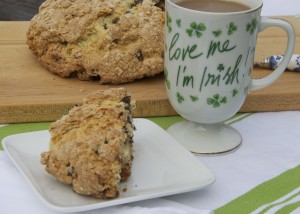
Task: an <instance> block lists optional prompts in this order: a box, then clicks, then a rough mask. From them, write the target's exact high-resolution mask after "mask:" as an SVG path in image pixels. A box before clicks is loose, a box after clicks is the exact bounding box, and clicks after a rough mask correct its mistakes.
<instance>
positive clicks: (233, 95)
mask: <svg viewBox="0 0 300 214" xmlns="http://www.w3.org/2000/svg"><path fill="white" fill-rule="evenodd" d="M238 92H239V91H238V90H237V89H233V90H232V92H231V93H232V97H235V96H236V95H237V94H238Z"/></svg>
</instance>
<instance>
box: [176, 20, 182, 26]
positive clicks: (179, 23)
mask: <svg viewBox="0 0 300 214" xmlns="http://www.w3.org/2000/svg"><path fill="white" fill-rule="evenodd" d="M176 25H177V27H179V28H180V27H181V19H177V20H176Z"/></svg>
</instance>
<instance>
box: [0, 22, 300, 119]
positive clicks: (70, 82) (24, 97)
mask: <svg viewBox="0 0 300 214" xmlns="http://www.w3.org/2000/svg"><path fill="white" fill-rule="evenodd" d="M280 18H282V19H286V20H288V21H289V22H290V23H291V24H292V25H293V26H294V28H295V31H296V34H297V39H299V38H300V22H299V21H298V20H296V19H294V18H292V17H280ZM28 25H29V22H26V21H25V22H24V21H23V22H22V21H16V22H5V21H2V22H1V21H0V123H17V122H37V121H53V120H56V119H58V118H59V117H61V116H62V115H63V114H66V113H67V112H68V110H69V109H70V108H71V107H72V106H74V105H75V104H79V103H81V101H82V98H83V97H84V96H86V95H87V94H88V93H90V92H92V91H95V90H98V89H107V88H111V87H125V88H127V89H128V90H129V91H130V93H131V94H132V96H133V97H134V98H135V99H136V100H137V109H136V112H135V114H134V116H135V117H150V116H170V115H176V112H175V111H174V109H173V108H172V107H171V105H170V103H169V101H168V98H167V95H166V90H165V86H164V79H163V76H162V75H158V76H156V77H154V78H148V79H143V80H139V81H136V82H134V83H129V84H123V85H117V86H116V85H100V84H98V83H97V82H91V81H80V80H77V79H74V78H72V79H64V78H61V77H59V76H56V75H54V74H51V73H50V72H48V71H47V70H46V69H45V68H43V67H42V66H41V65H40V64H39V63H38V62H37V60H36V57H35V56H34V55H33V54H32V53H31V51H30V50H29V49H28V46H27V45H26V36H25V35H26V31H27V29H28ZM286 42H287V38H286V33H285V32H284V31H283V30H281V29H278V28H269V29H267V30H265V31H264V32H262V33H260V34H259V38H258V43H257V48H256V56H255V59H256V61H260V60H261V59H262V58H264V57H266V56H269V55H273V54H282V53H283V51H284V50H285V46H286ZM295 53H300V44H299V43H296V47H295ZM270 72H271V71H269V70H265V69H259V68H255V69H254V71H253V76H254V77H255V78H261V77H263V76H265V75H267V74H269V73H270ZM299 109H300V73H296V72H288V71H287V72H285V73H284V74H283V75H282V77H281V78H280V79H279V80H278V81H276V82H275V83H274V84H273V85H271V86H269V87H267V88H264V89H262V90H259V91H255V92H250V93H249V95H248V97H247V99H246V101H245V103H244V105H243V106H242V108H241V109H240V112H257V111H282V110H299Z"/></svg>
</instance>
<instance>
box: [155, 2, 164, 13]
mask: <svg viewBox="0 0 300 214" xmlns="http://www.w3.org/2000/svg"><path fill="white" fill-rule="evenodd" d="M155 2H156V3H155V4H154V6H156V7H159V8H160V9H162V11H165V1H162V0H157V1H155Z"/></svg>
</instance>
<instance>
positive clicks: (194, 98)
mask: <svg viewBox="0 0 300 214" xmlns="http://www.w3.org/2000/svg"><path fill="white" fill-rule="evenodd" d="M190 98H191V101H192V102H197V101H198V100H199V97H197V96H193V95H191V96H190Z"/></svg>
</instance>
